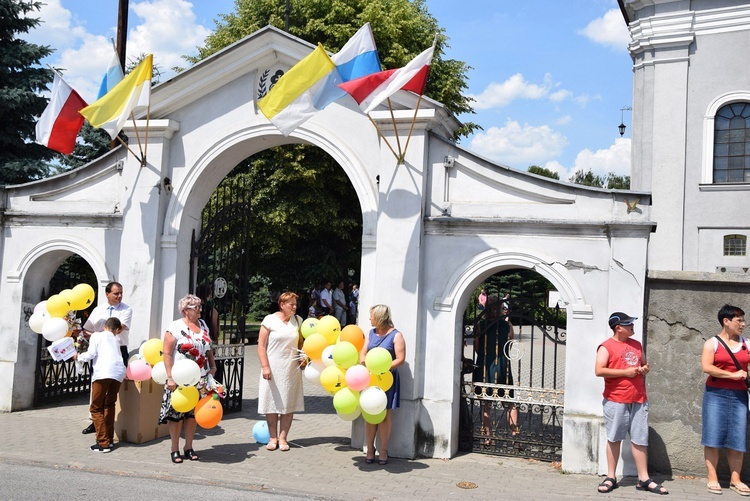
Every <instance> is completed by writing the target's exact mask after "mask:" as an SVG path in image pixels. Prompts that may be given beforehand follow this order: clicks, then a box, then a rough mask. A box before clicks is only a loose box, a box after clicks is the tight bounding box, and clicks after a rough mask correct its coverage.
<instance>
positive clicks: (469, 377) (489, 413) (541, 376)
mask: <svg viewBox="0 0 750 501" xmlns="http://www.w3.org/2000/svg"><path fill="white" fill-rule="evenodd" d="M469 311H473V312H474V313H475V314H474V315H473V316H471V315H467V316H466V318H465V322H464V339H465V340H466V347H465V352H464V359H463V364H462V367H463V369H462V375H461V377H462V385H461V414H460V423H461V424H460V436H459V449H460V450H462V451H472V452H481V453H486V454H497V455H507V456H517V457H527V458H534V459H539V460H544V461H559V460H560V459H561V457H562V419H563V413H564V396H565V393H564V388H565V340H566V332H565V318H564V315H562V314H561V312H560V309H559V308H547V307H546V304H545V303H544V300H543V299H540V298H538V297H529V298H523V297H516V298H511V297H508V296H505V297H496V298H494V300H493V299H489V300H488V301H487V303H486V305H485V306H483V307H482V308H476V309H473V310H472V309H470V310H469Z"/></svg>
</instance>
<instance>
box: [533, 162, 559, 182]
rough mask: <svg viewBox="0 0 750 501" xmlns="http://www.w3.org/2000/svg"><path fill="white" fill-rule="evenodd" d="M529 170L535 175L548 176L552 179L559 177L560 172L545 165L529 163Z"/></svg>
mask: <svg viewBox="0 0 750 501" xmlns="http://www.w3.org/2000/svg"><path fill="white" fill-rule="evenodd" d="M529 172H531V173H532V174H536V175H537V176H544V177H550V178H552V179H558V180H559V179H560V174H558V173H557V172H555V171H551V170H549V169H547V168H546V167H539V166H538V165H530V166H529Z"/></svg>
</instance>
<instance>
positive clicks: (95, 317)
mask: <svg viewBox="0 0 750 501" xmlns="http://www.w3.org/2000/svg"><path fill="white" fill-rule="evenodd" d="M104 294H105V295H106V297H107V302H106V303H103V304H100V305H99V306H97V307H96V308H94V309H93V310H92V312H91V315H89V318H88V319H87V320H86V323H85V324H84V325H83V331H84V335H85V336H86V337H87V338H88V337H89V336H90V335H91V334H92V333H94V332H101V331H102V330H103V328H104V322H106V321H107V319H108V318H110V317H116V318H117V319H119V320H120V323H121V324H122V330H121V331H120V333H119V334H117V335H116V336H115V337H116V338H117V340H118V341H119V342H120V352H121V353H122V361H123V363H124V364H125V366H126V367H127V365H128V358H129V354H128V334H129V333H130V323H131V319H132V318H133V310H132V309H131V308H130V306H128V305H127V304H125V303H123V302H122V285H121V284H120V283H119V282H110V283H108V284H107V285H106V286H105V287H104ZM95 431H96V429H95V428H94V423H91V424H90V425H88V426H87V427H86V428H84V429H83V431H82V433H83V434H84V435H85V434H88V433H94V432H95Z"/></svg>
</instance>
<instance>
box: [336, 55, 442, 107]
mask: <svg viewBox="0 0 750 501" xmlns="http://www.w3.org/2000/svg"><path fill="white" fill-rule="evenodd" d="M434 51H435V44H434V43H433V44H432V47H430V48H429V49H427V50H425V51H424V52H422V53H421V54H419V55H418V56H417V57H415V58H414V59H412V60H411V61H409V64H407V65H406V66H404V67H403V68H398V69H394V70H386V71H381V72H378V73H373V74H372V75H367V76H364V77H362V78H357V79H355V80H350V81H348V82H344V83H342V84H339V87H341V88H342V89H344V90H345V91H346V92H348V93H349V94H350V95H351V96H352V97H353V98H354V100H355V101H357V103H358V104H359V107H360V108H361V109H362V111H364V112H365V113H370V112H371V111H372V110H374V109H375V108H377V106H378V105H379V104H380V103H382V102H383V101H385V100H386V99H388V98H389V97H391V96H392V95H393V94H395V93H396V92H398V91H399V90H409V91H412V92H414V93H415V94H420V95H421V94H422V93H423V92H424V88H425V85H426V84H427V75H428V74H429V72H430V63H431V62H432V54H433V52H434Z"/></svg>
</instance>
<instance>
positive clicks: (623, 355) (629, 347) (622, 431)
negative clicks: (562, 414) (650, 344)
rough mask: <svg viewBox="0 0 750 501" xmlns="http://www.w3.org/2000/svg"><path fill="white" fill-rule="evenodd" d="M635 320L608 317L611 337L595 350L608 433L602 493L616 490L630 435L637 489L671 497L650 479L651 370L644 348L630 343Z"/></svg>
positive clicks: (624, 316)
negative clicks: (623, 449) (648, 377)
mask: <svg viewBox="0 0 750 501" xmlns="http://www.w3.org/2000/svg"><path fill="white" fill-rule="evenodd" d="M636 320H637V318H636V317H631V316H630V315H628V314H626V313H623V312H621V311H616V312H614V313H612V314H611V315H610V316H609V327H610V328H611V329H612V337H610V338H609V339H607V340H606V341H604V342H603V343H602V344H600V345H599V346H598V347H597V349H596V365H595V367H596V369H595V370H596V375H597V376H598V377H602V378H604V393H603V396H604V400H603V402H602V405H603V407H604V421H605V423H606V429H607V476H606V477H605V479H604V480H603V481H602V483H600V484H599V492H602V493H606V492H611V491H613V490H614V489H617V487H618V485H617V480H616V478H615V471H616V470H617V461H618V460H619V458H620V445H621V444H622V441H623V440H624V439H625V438H626V437H627V435H628V434H630V442H631V445H632V451H633V459H634V460H635V467H636V470H638V482H637V483H636V486H635V488H636V489H638V490H641V491H650V492H653V493H656V494H668V492H667V490H666V489H665V488H664V487H662V486H661V485H660V484H658V483H656V482H654V481H653V480H651V477H649V475H648V399H647V398H646V385H645V384H644V382H643V376H645V375H646V374H648V371H649V366H648V363H647V362H646V355H645V354H644V353H643V346H642V345H641V343H639V342H638V341H636V340H634V339H631V338H632V337H633V334H635V331H634V328H633V322H635V321H636Z"/></svg>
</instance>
